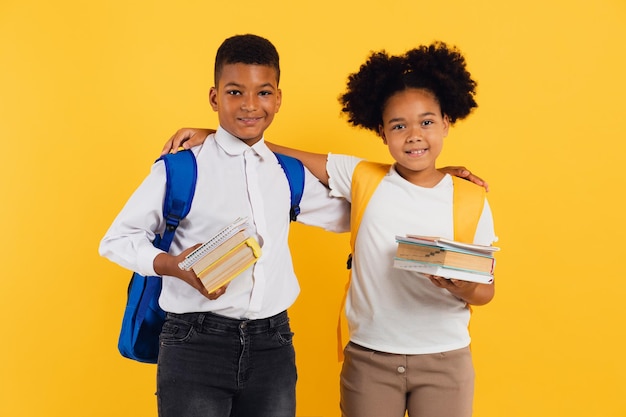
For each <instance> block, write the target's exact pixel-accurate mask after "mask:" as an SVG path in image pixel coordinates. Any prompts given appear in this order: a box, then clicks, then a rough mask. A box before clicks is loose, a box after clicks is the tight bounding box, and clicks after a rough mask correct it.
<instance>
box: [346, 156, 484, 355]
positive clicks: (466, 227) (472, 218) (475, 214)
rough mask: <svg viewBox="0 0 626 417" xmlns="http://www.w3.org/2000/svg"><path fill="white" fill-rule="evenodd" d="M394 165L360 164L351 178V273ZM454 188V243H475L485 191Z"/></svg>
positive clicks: (468, 185) (457, 184) (462, 185)
mask: <svg viewBox="0 0 626 417" xmlns="http://www.w3.org/2000/svg"><path fill="white" fill-rule="evenodd" d="M390 168H391V165H389V164H382V163H378V162H370V161H361V162H359V163H358V164H357V166H356V168H355V169H354V173H353V174H352V185H351V197H352V206H351V211H350V229H351V230H350V249H351V250H352V252H351V254H350V257H349V258H348V269H350V266H351V263H352V254H353V253H354V244H355V242H356V236H357V233H358V231H359V227H360V225H361V219H362V218H363V213H365V209H366V207H367V204H368V203H369V200H370V198H371V197H372V195H373V194H374V191H376V188H378V185H379V184H380V182H381V181H382V179H383V177H384V176H385V175H387V173H388V172H389V169H390ZM452 182H453V184H454V191H453V198H452V201H453V208H452V211H453V225H454V240H458V241H460V242H466V243H473V242H474V235H475V234H476V228H477V227H478V221H479V220H480V216H481V214H482V212H483V207H484V204H485V189H484V188H483V187H480V186H477V185H476V184H474V183H472V182H470V181H467V180H464V179H462V178H458V177H452ZM350 276H351V274H350V273H349V274H348V282H347V283H346V288H345V295H344V297H343V302H342V303H341V311H340V314H339V324H338V325H337V345H338V346H337V349H338V352H337V353H338V357H339V360H340V361H341V360H343V348H344V347H345V346H346V344H347V343H348V341H349V331H348V324H347V320H346V317H345V304H346V297H347V295H348V288H349V287H350Z"/></svg>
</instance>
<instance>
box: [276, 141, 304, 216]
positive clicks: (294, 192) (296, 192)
mask: <svg viewBox="0 0 626 417" xmlns="http://www.w3.org/2000/svg"><path fill="white" fill-rule="evenodd" d="M274 154H275V155H276V158H278V162H279V163H280V166H281V167H282V168H283V170H284V171H285V175H287V181H289V190H290V191H291V210H290V211H289V218H290V219H291V221H292V222H294V221H296V219H297V218H298V214H300V201H301V200H302V193H303V192H304V166H303V165H302V162H300V160H299V159H296V158H293V157H291V156H287V155H283V154H281V153H276V152H274Z"/></svg>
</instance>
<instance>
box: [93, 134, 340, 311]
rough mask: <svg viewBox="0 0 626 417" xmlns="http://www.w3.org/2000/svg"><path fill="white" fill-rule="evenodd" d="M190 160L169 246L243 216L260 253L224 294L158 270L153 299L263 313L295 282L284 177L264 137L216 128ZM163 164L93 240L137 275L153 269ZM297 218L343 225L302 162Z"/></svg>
mask: <svg viewBox="0 0 626 417" xmlns="http://www.w3.org/2000/svg"><path fill="white" fill-rule="evenodd" d="M192 151H193V152H194V154H195V156H196V159H197V162H198V178H197V184H196V192H195V196H194V200H193V203H192V206H191V210H190V212H189V214H188V215H187V217H186V218H185V219H183V221H181V223H180V226H179V227H178V229H177V231H176V235H175V237H174V241H173V242H172V246H171V248H170V251H169V252H170V253H171V254H178V253H180V252H182V251H183V250H185V249H187V248H189V247H191V246H193V245H194V244H197V243H202V242H204V241H206V240H207V239H209V238H210V237H211V236H212V235H214V234H215V233H217V232H218V231H219V230H221V229H222V228H223V227H224V226H226V225H227V224H229V223H230V222H232V221H233V220H235V219H236V218H237V217H248V219H249V223H250V226H251V228H250V231H251V232H252V233H253V234H254V235H255V237H256V238H257V240H258V241H259V244H260V245H261V247H262V253H263V254H262V256H261V258H260V259H259V261H258V262H257V263H256V264H255V265H254V266H252V267H250V268H248V269H247V270H246V271H244V272H243V273H242V274H240V275H239V276H238V277H237V278H235V279H234V280H233V281H231V283H230V285H229V286H228V289H227V291H226V293H225V294H224V295H223V296H221V297H220V298H218V299H217V300H209V299H207V298H205V297H204V296H203V295H201V294H200V293H199V292H198V291H197V290H196V289H194V288H192V287H191V286H189V285H188V284H187V283H185V282H184V281H182V280H180V279H178V278H176V277H170V276H164V277H163V290H162V292H161V298H160V301H159V302H160V305H161V307H162V308H163V309H164V310H165V311H169V312H174V313H188V312H200V311H211V312H214V313H217V314H220V315H223V316H227V317H233V318H244V317H245V318H250V319H257V318H265V317H270V316H272V315H275V314H277V313H279V312H281V311H283V310H285V309H287V308H288V307H290V306H291V305H292V303H293V302H294V301H295V299H296V297H297V296H298V293H299V291H300V287H299V285H298V281H297V279H296V276H295V273H294V271H293V265H292V260H291V254H290V251H289V247H288V234H289V209H290V192H289V184H288V182H287V177H286V176H285V173H284V171H283V170H282V168H281V167H280V165H279V163H278V160H277V159H276V156H275V155H274V154H273V153H272V152H271V151H270V149H269V148H268V147H267V146H266V145H265V142H264V140H263V139H262V140H261V141H259V142H257V143H256V144H254V145H253V146H252V147H250V146H248V145H246V144H245V143H244V142H242V141H241V140H239V139H237V138H235V137H233V136H232V135H230V134H229V133H228V132H226V131H225V130H223V129H221V128H219V129H218V131H217V133H216V134H214V135H209V137H208V138H207V140H206V142H205V143H204V144H203V145H200V146H197V147H195V148H193V149H192ZM164 194H165V165H164V164H163V162H162V161H159V162H157V163H155V164H154V165H153V167H152V170H151V172H150V174H149V175H148V177H146V179H145V180H144V181H143V183H142V184H141V185H140V186H139V188H137V190H136V191H135V192H134V193H133V195H132V196H131V197H130V199H129V200H128V201H127V203H126V205H125V206H124V208H123V209H122V211H121V212H120V213H119V214H118V216H117V218H116V219H115V220H114V222H113V224H112V225H111V227H110V228H109V230H108V231H107V233H106V235H105V237H104V238H103V239H102V241H101V243H100V254H101V255H102V256H105V257H106V258H108V259H110V260H111V261H113V262H115V263H118V264H119V265H121V266H123V267H125V268H127V269H129V270H132V271H137V272H139V273H140V274H142V275H155V272H154V268H153V262H154V258H155V257H156V256H157V255H158V254H159V253H161V251H160V250H159V249H157V248H155V247H154V246H153V245H152V243H151V242H152V240H153V239H154V237H155V235H156V234H158V233H161V232H162V231H163V229H164V227H165V225H164V220H163V214H162V207H163V198H164ZM300 209H301V212H300V215H299V216H298V221H299V222H301V223H304V224H309V225H313V226H318V227H322V228H324V229H326V230H329V231H335V232H345V231H348V230H349V205H348V204H347V202H346V201H345V200H344V199H341V198H333V197H330V196H329V193H328V190H327V189H326V188H325V187H324V186H323V185H322V184H321V183H320V182H319V181H318V180H317V179H316V178H315V177H314V176H313V175H312V174H311V173H310V172H309V171H308V170H306V169H305V188H304V193H303V197H302V201H301V203H300Z"/></svg>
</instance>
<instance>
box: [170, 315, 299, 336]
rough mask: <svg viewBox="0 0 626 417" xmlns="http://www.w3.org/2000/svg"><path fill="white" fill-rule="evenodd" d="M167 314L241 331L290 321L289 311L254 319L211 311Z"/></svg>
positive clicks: (193, 321) (187, 320) (273, 326)
mask: <svg viewBox="0 0 626 417" xmlns="http://www.w3.org/2000/svg"><path fill="white" fill-rule="evenodd" d="M167 316H168V317H170V318H174V319H178V320H183V321H186V322H188V323H191V324H194V325H199V326H202V325H203V324H219V325H221V326H223V327H225V328H231V329H233V330H237V331H239V329H240V328H244V327H245V328H246V329H247V330H248V331H249V332H255V331H265V330H268V329H273V328H276V327H278V326H282V325H284V324H287V323H289V316H288V315H287V311H283V312H281V313H278V314H276V315H275V316H272V317H267V318H264V319H254V320H252V319H233V318H230V317H226V316H220V315H219V314H215V313H211V312H203V313H183V314H177V313H167Z"/></svg>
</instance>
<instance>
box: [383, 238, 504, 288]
mask: <svg viewBox="0 0 626 417" xmlns="http://www.w3.org/2000/svg"><path fill="white" fill-rule="evenodd" d="M396 242H398V249H397V251H396V256H395V258H394V264H393V266H394V268H398V269H406V270H409V271H415V272H418V273H421V274H429V275H436V276H440V277H444V278H449V279H459V280H463V281H472V282H479V283H483V284H491V283H492V282H493V272H494V269H495V266H496V260H495V258H494V256H493V254H494V252H497V251H498V250H500V249H499V248H497V247H495V246H483V245H474V244H468V243H461V242H457V241H454V240H450V239H444V238H440V237H429V236H417V235H407V236H396Z"/></svg>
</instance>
